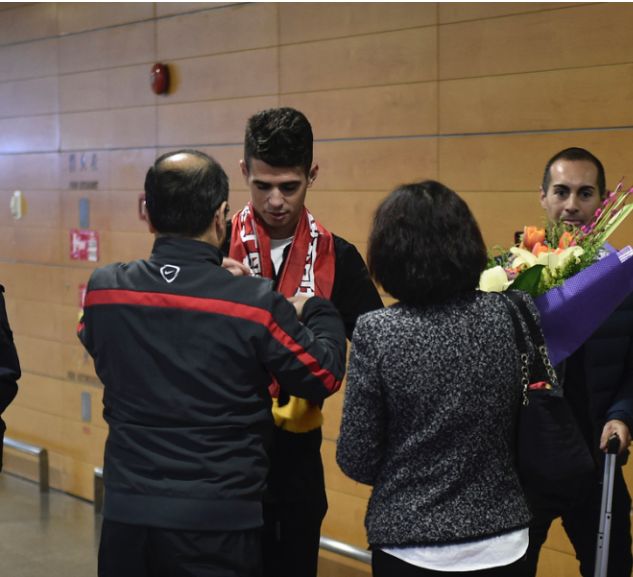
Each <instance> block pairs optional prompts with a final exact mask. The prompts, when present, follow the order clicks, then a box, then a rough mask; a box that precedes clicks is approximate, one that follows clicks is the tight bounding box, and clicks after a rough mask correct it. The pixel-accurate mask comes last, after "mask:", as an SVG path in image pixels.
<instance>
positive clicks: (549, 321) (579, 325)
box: [479, 182, 633, 365]
mask: <svg viewBox="0 0 633 577" xmlns="http://www.w3.org/2000/svg"><path fill="white" fill-rule="evenodd" d="M631 194H633V188H631V189H630V190H628V191H624V190H623V189H622V183H621V182H620V184H619V185H618V187H617V188H616V189H615V191H614V192H612V193H610V194H608V195H607V197H606V199H605V200H604V202H603V204H602V206H601V207H600V208H599V209H598V210H597V211H596V213H595V215H594V218H593V219H592V221H591V222H590V223H589V224H587V225H586V226H583V227H581V228H576V227H567V226H565V225H563V224H562V223H561V224H557V225H549V226H547V227H546V228H537V227H526V228H525V230H524V233H523V236H522V239H521V242H520V244H519V245H518V246H514V247H512V248H511V249H510V250H509V251H508V252H502V254H501V255H500V256H498V257H493V256H492V255H491V260H490V263H489V267H488V269H487V270H486V271H484V273H483V274H482V276H481V280H480V286H479V288H480V290H483V291H502V290H507V289H517V290H524V291H526V292H528V293H529V294H531V295H532V297H534V299H535V300H534V303H535V304H536V306H537V308H538V309H539V311H540V313H541V327H542V329H543V334H544V335H545V341H546V343H547V346H548V349H549V353H550V359H551V362H552V364H553V365H556V364H558V363H559V362H561V361H563V360H564V359H565V358H567V357H568V356H569V355H571V354H572V353H573V352H574V351H576V350H577V349H578V348H579V347H580V346H581V345H582V344H583V343H584V342H585V341H586V340H587V338H589V336H591V334H592V333H593V332H594V331H595V330H596V329H597V328H598V327H599V326H600V324H602V322H603V321H604V320H605V319H606V318H607V317H608V316H609V315H610V314H611V313H612V312H613V311H614V310H615V309H616V308H617V307H618V305H619V304H620V303H621V302H622V301H623V300H624V299H625V298H626V297H627V296H628V295H629V294H630V293H631V292H632V291H633V259H631V258H630V257H631V256H633V249H631V247H630V246H629V247H626V248H625V249H623V250H621V251H619V252H617V251H616V250H615V249H613V248H612V247H611V246H610V245H609V244H608V243H607V242H606V241H607V239H608V238H609V236H610V235H611V234H612V233H613V231H614V230H615V229H616V228H617V227H618V226H619V225H620V224H621V223H622V222H623V221H624V219H625V218H626V217H627V216H628V214H629V213H630V212H631V210H633V204H626V200H627V199H628V197H629V196H630V195H631ZM497 248H498V247H497ZM499 250H502V249H499Z"/></svg>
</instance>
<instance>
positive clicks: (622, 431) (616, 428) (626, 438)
mask: <svg viewBox="0 0 633 577" xmlns="http://www.w3.org/2000/svg"><path fill="white" fill-rule="evenodd" d="M614 433H615V434H616V435H617V436H618V437H620V451H619V452H618V455H619V454H620V453H622V452H623V451H625V450H626V449H628V447H629V445H630V444H631V434H630V433H629V428H628V427H627V426H626V425H625V424H624V423H623V422H622V421H618V420H615V419H614V420H613V421H609V422H608V423H607V424H606V425H605V426H604V429H602V437H601V438H600V448H601V449H602V450H603V451H604V452H605V453H606V452H607V441H608V440H609V437H610V436H611V435H613V434H614Z"/></svg>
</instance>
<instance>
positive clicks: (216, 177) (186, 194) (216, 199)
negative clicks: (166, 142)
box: [145, 149, 229, 238]
mask: <svg viewBox="0 0 633 577" xmlns="http://www.w3.org/2000/svg"><path fill="white" fill-rule="evenodd" d="M177 154H190V155H193V156H195V157H197V158H198V159H200V162H198V163H194V164H195V165H194V166H192V167H187V168H184V169H183V168H174V167H170V166H165V160H167V159H169V158H170V157H172V156H175V155H177ZM228 198H229V179H228V177H227V176H226V173H225V172H224V169H223V168H222V167H221V166H220V164H219V163H218V162H216V161H215V160H214V159H213V158H211V157H210V156H208V155H207V154H205V153H204V152H200V151H199V150H190V149H183V150H177V151H175V152H168V153H166V154H163V155H162V156H161V157H159V158H158V159H157V160H156V162H155V163H154V165H153V166H152V167H151V168H150V169H149V170H148V171H147V176H146V177H145V203H146V205H147V214H148V215H149V218H150V220H151V223H152V225H154V228H155V229H156V232H158V233H159V234H164V235H172V236H183V237H187V238H197V237H199V236H201V235H202V234H204V233H205V232H206V231H207V230H208V229H209V227H210V226H211V224H212V222H213V217H214V215H215V213H216V212H217V210H218V208H220V206H221V205H222V203H223V202H224V201H226V200H228Z"/></svg>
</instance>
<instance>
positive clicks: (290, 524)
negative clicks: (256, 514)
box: [262, 495, 327, 577]
mask: <svg viewBox="0 0 633 577" xmlns="http://www.w3.org/2000/svg"><path fill="white" fill-rule="evenodd" d="M326 512H327V499H326V497H325V495H324V496H323V497H322V498H318V499H311V500H309V501H298V502H296V503H264V530H263V531H262V556H263V560H264V564H263V565H264V577H316V574H317V565H318V561H319V539H320V537H321V523H322V522H323V518H324V517H325V513H326Z"/></svg>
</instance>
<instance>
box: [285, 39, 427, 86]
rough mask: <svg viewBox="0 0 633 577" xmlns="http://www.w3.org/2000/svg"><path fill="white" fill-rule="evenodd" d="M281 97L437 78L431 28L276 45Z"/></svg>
mask: <svg viewBox="0 0 633 577" xmlns="http://www.w3.org/2000/svg"><path fill="white" fill-rule="evenodd" d="M279 56H280V76H281V86H280V91H281V92H282V93H288V92H309V91H315V90H334V89H338V88H354V87H359V86H377V85H391V84H404V83H407V82H410V83H412V82H426V81H429V80H436V79H437V29H436V28H435V27H426V28H415V29H412V30H402V31H398V32H384V33H381V34H371V35H367V36H355V37H351V38H342V39H336V40H324V41H321V42H308V43H302V44H292V45H289V46H282V47H281V49H280V51H279Z"/></svg>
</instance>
